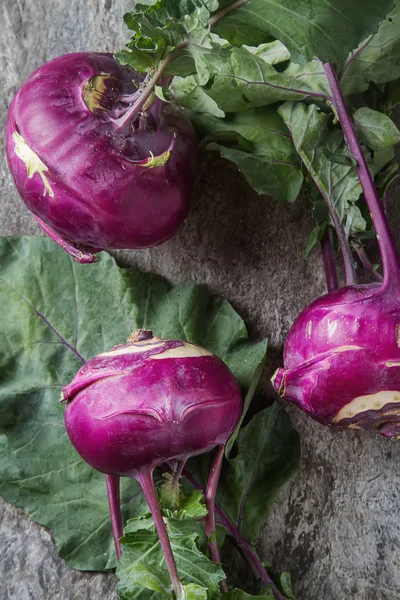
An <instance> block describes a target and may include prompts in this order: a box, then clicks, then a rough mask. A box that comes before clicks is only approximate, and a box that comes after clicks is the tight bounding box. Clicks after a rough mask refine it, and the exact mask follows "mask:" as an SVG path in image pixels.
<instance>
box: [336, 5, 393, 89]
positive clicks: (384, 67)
mask: <svg viewBox="0 0 400 600" xmlns="http://www.w3.org/2000/svg"><path fill="white" fill-rule="evenodd" d="M376 4H378V3H376ZM349 6H350V5H349ZM369 33H370V34H371V33H373V31H372V30H371V31H370V32H369ZM365 38H366V39H364V40H363V41H362V42H361V43H360V44H359V46H358V47H357V48H356V45H355V46H354V48H356V49H355V50H353V51H352V52H351V53H350V54H349V56H348V57H347V60H346V61H345V63H344V64H343V66H342V69H341V77H340V80H341V87H342V90H343V92H344V93H345V94H346V95H347V96H350V95H352V94H358V93H359V92H364V91H365V90H366V89H367V88H368V86H369V84H370V82H374V83H376V84H379V83H386V82H387V81H393V80H394V79H397V78H398V77H400V0H396V3H395V8H394V9H393V10H392V12H390V13H389V14H388V16H387V18H386V20H385V21H383V22H382V23H381V25H380V27H379V29H378V31H377V32H376V33H375V35H373V36H372V35H369V36H368V37H367V36H365Z"/></svg>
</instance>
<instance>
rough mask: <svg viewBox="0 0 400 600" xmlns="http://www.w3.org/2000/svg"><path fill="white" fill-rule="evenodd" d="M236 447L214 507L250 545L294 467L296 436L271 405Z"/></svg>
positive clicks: (297, 448) (278, 408) (282, 414)
mask: <svg viewBox="0 0 400 600" xmlns="http://www.w3.org/2000/svg"><path fill="white" fill-rule="evenodd" d="M236 445H237V456H236V457H235V458H232V459H229V460H228V464H227V465H226V466H225V468H224V469H223V472H222V475H221V482H220V486H219V488H218V489H219V493H218V495H217V503H218V505H219V506H220V507H221V508H222V509H223V510H224V511H225V513H226V514H227V515H228V516H229V518H230V520H231V521H232V522H233V523H234V524H235V526H236V527H237V528H238V529H239V531H240V532H241V533H242V535H243V536H244V537H245V538H246V539H247V540H249V541H250V542H253V541H254V540H255V539H257V538H258V537H259V535H260V528H261V526H262V524H263V521H264V520H265V517H266V515H267V514H268V511H269V509H270V507H271V505H272V503H273V502H274V500H275V498H276V496H277V494H278V492H279V490H280V488H281V486H282V485H283V484H284V483H285V482H286V481H287V480H288V478H289V477H290V476H291V475H292V473H293V472H294V471H295V470H296V469H297V467H298V464H299V457H300V444H299V436H298V434H297V432H296V431H295V430H294V429H293V427H292V425H291V423H290V419H289V417H288V416H287V414H286V413H285V411H284V410H283V408H282V407H281V405H280V404H279V403H278V402H275V403H274V404H273V405H272V406H271V407H270V408H266V409H264V410H263V411H261V412H259V413H257V414H256V415H255V416H254V417H253V418H252V420H251V421H250V423H249V424H248V425H246V427H244V428H243V429H242V430H241V431H240V433H239V435H238V437H237V439H236Z"/></svg>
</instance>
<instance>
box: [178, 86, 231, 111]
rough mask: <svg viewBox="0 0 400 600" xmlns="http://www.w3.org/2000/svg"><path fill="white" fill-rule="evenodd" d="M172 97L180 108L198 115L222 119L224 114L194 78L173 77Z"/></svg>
mask: <svg viewBox="0 0 400 600" xmlns="http://www.w3.org/2000/svg"><path fill="white" fill-rule="evenodd" d="M173 92H174V96H175V98H176V99H177V101H178V102H179V104H180V105H181V106H183V107H184V108H188V109H189V110H193V111H195V112H198V113H207V114H209V115H212V116H214V117H218V118H223V117H224V116H225V113H224V111H223V110H221V109H220V108H219V107H218V104H217V103H216V102H215V100H213V99H212V98H210V96H209V95H208V94H206V92H205V91H204V90H203V89H202V88H201V87H200V85H199V84H198V82H197V79H196V77H194V76H191V77H185V78H183V77H174V80H173Z"/></svg>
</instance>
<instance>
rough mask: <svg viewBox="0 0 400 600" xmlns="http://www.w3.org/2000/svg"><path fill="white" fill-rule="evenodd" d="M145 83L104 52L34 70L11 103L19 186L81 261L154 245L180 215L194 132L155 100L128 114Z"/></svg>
mask: <svg viewBox="0 0 400 600" xmlns="http://www.w3.org/2000/svg"><path fill="white" fill-rule="evenodd" d="M143 79H144V76H143V75H141V74H140V73H136V72H135V71H133V70H132V69H131V68H130V67H128V66H122V65H121V64H119V63H118V62H117V61H116V60H114V59H113V57H112V55H111V54H103V53H95V52H82V53H76V54H67V55H65V56H60V57H58V58H55V59H53V60H51V61H50V62H48V63H46V64H45V65H43V66H42V67H40V68H39V69H38V70H37V71H35V72H34V73H33V74H32V75H31V76H30V77H29V78H28V80H27V81H26V82H25V83H24V84H23V86H22V87H21V89H20V90H19V91H18V92H17V94H16V96H15V97H14V99H13V101H12V103H11V106H10V109H9V113H8V119H7V127H6V154H7V159H8V164H9V167H10V170H11V173H12V175H13V177H14V181H15V184H16V186H17V189H18V191H19V193H20V195H21V197H22V199H23V200H24V202H25V204H26V205H27V207H28V208H29V210H31V211H32V212H33V214H34V215H35V216H36V219H37V221H38V223H39V224H40V225H41V227H42V228H43V229H44V230H45V231H46V233H47V234H48V235H50V237H52V238H53V239H54V240H55V241H56V242H57V243H58V244H60V246H62V247H63V248H64V249H65V250H66V251H67V252H69V253H70V254H71V255H72V256H73V257H74V258H75V259H76V260H78V261H79V262H92V261H93V260H95V258H94V257H93V256H92V253H95V252H98V251H100V250H104V249H110V248H148V247H150V246H155V245H157V244H160V243H161V242H164V241H165V240H167V239H168V238H170V237H171V236H172V235H173V234H174V233H175V232H176V230H177V229H178V227H179V225H180V224H181V223H182V221H183V219H184V218H185V217H186V215H187V212H188V208H189V202H190V196H191V193H192V190H193V183H194V177H195V174H196V170H197V150H196V143H195V137H194V132H193V128H192V126H191V124H190V121H189V120H188V118H187V117H186V116H185V115H184V113H183V112H182V111H181V110H180V109H179V108H178V107H177V105H175V104H173V103H165V102H162V101H161V100H160V99H158V98H155V99H152V98H150V100H149V101H148V102H147V103H145V104H144V106H142V107H141V109H140V110H139V111H135V110H134V111H133V112H132V109H133V108H135V106H136V103H137V101H138V100H140V94H141V89H140V88H139V85H140V84H141V83H142V82H143Z"/></svg>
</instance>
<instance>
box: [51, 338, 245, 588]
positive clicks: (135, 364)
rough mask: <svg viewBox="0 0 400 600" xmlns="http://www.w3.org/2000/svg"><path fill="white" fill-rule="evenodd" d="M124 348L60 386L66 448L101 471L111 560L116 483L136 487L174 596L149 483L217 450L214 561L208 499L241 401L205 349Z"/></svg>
mask: <svg viewBox="0 0 400 600" xmlns="http://www.w3.org/2000/svg"><path fill="white" fill-rule="evenodd" d="M128 342H129V343H128V344H126V345H123V346H116V347H115V348H113V350H111V351H110V352H104V353H102V354H99V355H98V356H96V357H95V358H92V359H91V360H90V361H88V362H87V363H86V364H85V365H84V366H83V367H82V368H81V369H80V370H79V371H78V373H77V375H76V376H75V377H74V379H73V380H72V382H71V383H70V384H69V385H67V386H66V387H64V389H63V399H64V400H68V403H67V405H66V409H65V425H66V428H67V432H68V435H69V437H70V439H71V442H72V444H73V445H74V446H75V448H76V449H77V451H78V452H79V454H80V455H81V456H82V458H83V459H84V460H85V461H86V462H88V463H89V464H90V465H91V466H92V467H93V468H95V469H97V470H98V471H101V472H103V473H105V474H106V475H107V476H108V477H107V488H108V493H109V501H110V510H111V515H112V522H113V531H114V539H115V542H116V549H117V554H118V555H120V548H119V541H118V539H119V537H121V535H122V525H121V517H120V511H119V477H133V478H135V479H137V481H139V483H140V484H141V486H142V488H143V492H144V494H145V496H146V499H147V501H148V504H149V507H150V510H151V513H152V515H153V518H154V522H155V525H156V527H157V531H158V534H159V537H160V542H161V544H162V547H163V550H164V554H165V557H166V562H167V565H168V569H169V572H170V575H171V580H172V582H173V586H174V591H175V594H176V597H177V598H178V597H179V595H180V589H181V587H180V585H181V584H180V581H179V576H178V573H177V570H176V565H175V561H174V558H173V555H172V550H171V547H170V544H169V540H168V536H167V532H166V529H165V525H164V522H163V519H162V515H161V511H160V507H159V504H158V500H157V496H156V494H155V490H154V484H153V478H152V474H153V470H154V468H155V467H156V466H157V465H160V464H161V463H168V462H169V461H172V460H174V461H178V464H179V465H180V466H179V469H178V471H179V472H181V470H182V468H183V466H184V464H185V462H186V460H187V459H188V458H189V457H190V456H195V455H197V454H202V453H204V452H208V451H210V450H212V449H213V448H215V447H218V448H219V450H218V452H217V454H216V457H215V459H214V462H213V465H212V468H211V473H210V481H209V484H208V486H207V491H206V504H207V508H208V510H209V515H208V520H207V522H206V529H207V535H208V536H209V537H211V540H210V554H211V556H212V558H213V559H214V560H217V561H218V562H219V555H218V548H217V547H216V543H215V541H213V537H214V536H213V535H212V534H213V532H215V522H214V508H213V506H214V498H215V491H216V485H217V482H218V477H219V473H220V469H221V464H222V458H223V448H224V445H225V443H226V441H227V439H228V438H229V436H230V435H231V433H232V432H233V430H234V428H235V426H236V425H237V423H238V421H239V418H240V415H241V410H242V398H241V392H240V388H239V385H238V383H237V381H236V379H235V378H234V377H233V375H232V373H231V372H230V370H229V369H228V368H227V367H226V365H225V364H224V363H223V362H222V361H221V360H220V359H218V358H216V357H215V356H213V355H212V354H211V353H210V352H208V351H207V350H204V348H201V347H199V346H196V345H194V344H189V343H187V342H182V341H175V340H162V339H159V338H155V337H152V334H151V332H145V331H139V332H136V334H133V336H131V338H130V339H129V341H128Z"/></svg>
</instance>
